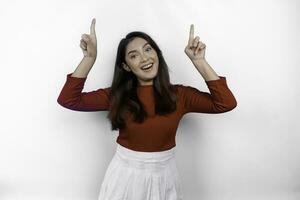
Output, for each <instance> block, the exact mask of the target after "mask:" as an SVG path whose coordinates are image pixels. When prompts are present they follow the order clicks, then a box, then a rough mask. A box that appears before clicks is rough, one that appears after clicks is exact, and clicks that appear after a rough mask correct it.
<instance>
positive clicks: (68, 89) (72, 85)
mask: <svg viewBox="0 0 300 200" xmlns="http://www.w3.org/2000/svg"><path fill="white" fill-rule="evenodd" d="M71 75H72V73H70V74H67V80H66V82H65V85H64V86H63V88H62V90H61V92H60V94H59V96H58V98H57V102H58V103H59V104H60V105H61V106H63V107H65V108H68V109H71V110H77V111H103V110H108V108H109V91H110V87H108V88H100V89H98V90H94V91H91V92H82V90H83V87H84V83H85V81H86V77H85V78H78V77H72V76H71Z"/></svg>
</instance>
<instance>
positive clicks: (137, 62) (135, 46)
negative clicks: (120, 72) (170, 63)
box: [123, 37, 159, 85]
mask: <svg viewBox="0 0 300 200" xmlns="http://www.w3.org/2000/svg"><path fill="white" fill-rule="evenodd" d="M125 61H126V63H127V64H124V63H123V68H124V69H125V70H127V71H132V73H134V74H135V75H136V77H137V79H138V82H139V85H153V78H154V77H155V76H156V75H157V71H158V66H159V60H158V56H157V53H156V51H155V49H154V48H152V46H151V45H150V44H149V43H148V42H147V40H145V39H143V38H139V37H136V38H134V39H133V40H132V41H131V42H129V43H128V45H127V48H126V51H125ZM149 64H152V66H151V67H150V69H143V68H148V67H149V66H148V65H149Z"/></svg>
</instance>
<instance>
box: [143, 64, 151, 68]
mask: <svg viewBox="0 0 300 200" xmlns="http://www.w3.org/2000/svg"><path fill="white" fill-rule="evenodd" d="M151 66H152V63H151V64H149V65H146V66H143V67H142V69H145V68H147V67H151Z"/></svg>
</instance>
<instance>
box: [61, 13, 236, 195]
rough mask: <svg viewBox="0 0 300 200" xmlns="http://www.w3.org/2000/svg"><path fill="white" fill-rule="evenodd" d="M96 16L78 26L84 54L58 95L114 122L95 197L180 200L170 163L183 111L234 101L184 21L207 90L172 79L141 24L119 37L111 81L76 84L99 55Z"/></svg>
mask: <svg viewBox="0 0 300 200" xmlns="http://www.w3.org/2000/svg"><path fill="white" fill-rule="evenodd" d="M95 23H96V20H95V19H93V20H92V24H91V27H90V34H83V35H82V39H81V43H80V47H81V49H82V51H83V54H84V57H83V59H82V61H81V63H80V64H79V65H78V67H77V68H76V70H75V71H74V72H73V73H70V74H68V75H67V80H66V83H65V85H64V87H63V88H62V91H61V93H60V95H59V97H58V99H57V102H58V103H59V104H60V105H62V106H63V107H65V108H68V109H71V110H77V111H104V110H107V111H109V112H108V115H107V118H108V119H109V120H110V122H111V128H112V130H119V136H118V138H117V148H116V153H115V155H114V157H113V159H112V160H111V162H110V164H109V166H108V168H107V171H106V173H105V176H104V180H103V182H102V185H101V189H100V193H99V200H117V199H118V200H119V199H122V200H125V199H128V200H129V199H130V200H180V199H183V194H182V189H181V178H180V176H179V173H178V170H177V167H176V164H175V148H174V147H175V146H176V144H175V136H176V130H177V127H178V124H179V121H180V119H181V118H182V117H183V115H184V114H186V113H190V112H197V113H224V112H227V111H230V110H232V109H233V108H235V107H236V105H237V102H236V100H235V98H234V96H233V94H232V93H231V91H230V89H229V88H228V86H227V83H226V78H225V77H224V76H218V75H217V74H216V73H215V72H214V71H213V69H212V68H211V67H210V66H209V65H208V63H207V62H206V60H205V58H204V53H205V44H204V43H202V42H201V41H199V37H198V36H197V37H195V38H194V27H193V25H191V27H190V35H189V40H188V44H187V46H186V48H185V53H186V55H187V56H188V57H189V58H190V59H191V61H192V63H193V64H194V66H195V67H196V69H197V70H198V71H199V73H200V74H201V76H202V77H203V78H204V79H205V83H206V84H207V86H208V88H209V90H210V93H208V92H202V91H199V90H198V89H196V88H194V87H191V86H184V85H182V84H175V85H173V84H171V83H170V80H169V73H168V66H167V64H166V63H165V60H164V58H163V56H162V52H161V51H160V49H159V47H158V46H157V44H156V43H155V42H154V41H153V40H152V38H151V37H150V36H149V35H147V34H146V33H143V32H138V31H135V32H131V33H129V34H127V36H126V37H125V38H124V39H122V40H121V41H120V43H119V47H118V52H117V58H116V63H115V69H114V77H113V81H112V85H111V87H107V88H100V89H98V90H95V91H91V92H82V89H83V87H84V83H85V80H86V78H87V75H88V73H89V71H90V69H91V68H92V66H93V64H94V62H95V60H96V57H97V38H96V33H95Z"/></svg>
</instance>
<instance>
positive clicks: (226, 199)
mask: <svg viewBox="0 0 300 200" xmlns="http://www.w3.org/2000/svg"><path fill="white" fill-rule="evenodd" d="M299 7H300V2H299V1H297V0H290V1H284V0H277V1H275V0H273V1H271V0H266V1H259V0H249V1H245V0H227V1H221V0H206V1H204V0H185V1H175V0H173V1H172V0H151V1H144V0H130V1H129V0H125V1H124V0H122V1H121V0H119V1H116V0H106V1H104V0H97V1H96V0H93V1H92V0H85V1H83V0H80V1H79V0H72V1H71V0H68V1H67V0H66V1H59V0H51V1H50V0H48V1H45V0H39V1H38V0H36V1H34V0H27V1H21V0H1V2H0V24H1V31H0V38H1V43H0V46H1V48H0V57H1V59H0V63H1V64H0V66H1V68H0V69H1V78H0V81H1V82H0V84H1V98H0V105H1V121H0V123H1V126H0V132H1V134H0V199H1V200H27V199H28V200H48V199H49V200H50V199H51V200H96V199H97V197H98V193H99V190H100V186H101V183H102V180H103V177H104V173H105V170H106V169H107V166H108V164H109V162H110V160H111V158H112V156H113V154H114V153H115V148H116V138H117V136H118V132H117V131H111V129H110V122H109V121H108V120H107V119H106V115H107V111H99V112H79V111H72V110H68V109H66V108H64V107H62V106H60V105H59V104H58V103H57V101H56V100H57V97H58V95H59V93H60V91H61V89H62V87H63V85H64V83H65V81H66V75H67V74H68V73H71V72H73V71H74V70H75V68H76V67H77V65H78V64H79V62H80V61H81V59H82V56H83V54H82V51H81V49H80V47H79V43H80V39H81V35H82V34H83V33H89V28H90V23H91V20H92V18H96V34H97V40H98V57H97V60H96V63H95V65H94V67H93V68H92V69H91V71H90V73H89V75H88V79H87V81H86V84H85V87H84V90H83V91H92V90H96V89H98V88H102V87H107V86H110V84H111V81H112V77H113V69H114V63H115V58H116V50H117V46H118V44H119V41H120V40H121V38H123V37H125V35H126V34H127V33H128V32H131V31H135V30H139V31H144V32H146V33H148V34H149V35H150V36H151V37H153V39H154V40H155V41H156V42H157V44H158V45H159V46H160V48H161V50H162V52H163V55H164V57H165V59H166V62H167V64H168V66H169V68H170V78H171V82H172V83H180V84H184V85H190V86H193V87H196V88H197V89H199V90H201V91H207V92H208V91H209V90H208V88H207V86H206V84H205V81H204V79H203V78H202V76H201V75H200V74H199V72H198V71H197V70H196V68H195V67H194V66H193V64H192V62H191V61H190V60H189V58H188V57H187V56H186V54H185V53H184V48H185V46H186V44H187V41H188V36H189V28H190V24H194V26H195V36H199V37H200V40H201V41H202V42H204V43H205V44H206V54H205V55H206V56H205V57H206V60H207V61H208V63H209V64H210V65H211V66H212V68H213V69H214V70H215V71H216V73H217V74H218V75H221V76H225V77H226V79H227V84H228V86H229V88H230V89H231V91H232V92H233V94H234V96H235V98H236V100H237V104H238V105H237V107H236V108H235V109H234V110H232V111H230V112H227V113H222V114H203V113H189V114H187V115H185V116H184V117H183V118H182V120H181V121H180V124H179V127H178V131H177V136H176V162H177V165H178V169H179V173H180V175H181V177H182V182H183V192H184V197H185V200H198V199H201V200H250V199H251V200H279V199H280V200H296V199H297V200H298V199H300V145H299V144H300V143H299V142H300V128H299V119H300V116H299V106H298V103H299V102H300V93H299V91H300V88H299V86H300V84H299V83H300V81H299V72H300V70H299V67H300V65H299V61H300V58H299V55H298V54H299V52H300V48H299V47H300V45H299V43H300V41H299V35H300V31H299V30H300V29H299V24H300V23H299V22H300V17H299Z"/></svg>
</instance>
